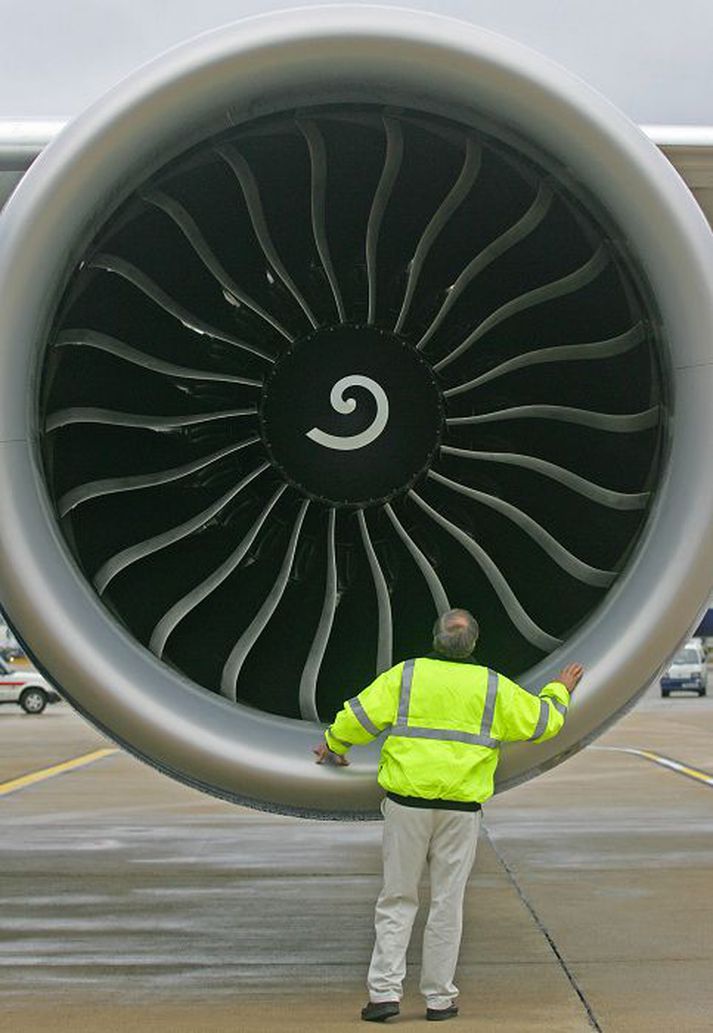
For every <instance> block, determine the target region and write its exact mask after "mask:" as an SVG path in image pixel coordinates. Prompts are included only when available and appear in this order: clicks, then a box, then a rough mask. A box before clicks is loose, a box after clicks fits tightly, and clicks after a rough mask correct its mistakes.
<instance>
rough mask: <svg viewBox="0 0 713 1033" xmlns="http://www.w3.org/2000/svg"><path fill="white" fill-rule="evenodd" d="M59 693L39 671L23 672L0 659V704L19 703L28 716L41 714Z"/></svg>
mask: <svg viewBox="0 0 713 1033" xmlns="http://www.w3.org/2000/svg"><path fill="white" fill-rule="evenodd" d="M60 698H61V697H60V695H59V693H57V692H55V691H54V689H53V688H52V686H51V685H50V684H49V682H47V681H46V680H45V679H44V678H43V677H42V675H41V674H38V673H37V671H22V670H19V669H17V668H13V667H11V666H10V665H9V664H8V663H7V662H6V661H5V660H3V659H2V658H0V703H19V705H20V706H21V707H22V709H23V710H24V711H25V713H26V714H41V713H42V711H43V710H44V709H45V707H46V706H47V704H48V703H59V701H60Z"/></svg>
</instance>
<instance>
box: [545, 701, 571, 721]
mask: <svg viewBox="0 0 713 1033" xmlns="http://www.w3.org/2000/svg"><path fill="white" fill-rule="evenodd" d="M547 702H548V703H551V704H552V706H553V707H554V708H555V710H559V712H560V714H561V715H562V717H566V716H567V704H566V703H560V701H559V700H558V699H552V697H551V696H548V697H547Z"/></svg>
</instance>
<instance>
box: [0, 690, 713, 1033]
mask: <svg viewBox="0 0 713 1033" xmlns="http://www.w3.org/2000/svg"><path fill="white" fill-rule="evenodd" d="M105 745H107V743H106V741H105V740H104V739H103V738H102V737H101V736H100V735H99V734H98V733H96V732H94V731H93V730H92V729H91V728H89V727H88V726H87V725H86V724H85V723H84V722H83V721H82V720H81V719H80V718H78V717H77V716H76V715H74V714H73V713H72V712H71V711H70V710H69V708H68V707H67V706H66V705H65V704H61V705H59V706H56V707H53V708H49V709H48V711H47V712H46V714H44V715H42V716H41V717H30V716H26V715H24V714H22V713H21V712H20V711H19V710H18V709H16V708H14V707H3V708H0V783H6V784H7V782H8V781H9V780H11V779H14V778H16V777H18V776H20V775H23V774H25V773H27V772H30V771H35V770H37V769H40V768H47V767H50V766H51V765H53V764H57V763H59V762H61V761H64V760H67V759H69V758H71V757H76V756H79V755H82V754H85V753H89V752H90V751H93V750H96V749H98V748H100V747H102V746H105ZM601 747H634V748H640V749H646V750H653V751H655V752H659V753H661V754H665V755H666V756H668V757H672V758H675V759H676V760H679V761H683V762H684V763H686V764H688V765H691V766H692V767H695V768H696V769H701V770H704V771H708V772H713V699H703V700H698V699H695V698H687V697H674V698H672V699H670V700H661V699H660V698H659V697H658V694H657V692H656V689H652V690H650V691H649V693H647V695H646V696H645V697H644V699H643V701H642V702H641V703H640V704H639V706H638V707H637V708H636V709H635V710H634V711H633V712H632V713H631V714H629V715H628V716H627V717H626V718H624V720H623V721H621V722H620V723H619V724H618V725H616V726H615V727H614V728H613V729H612V730H610V731H609V732H608V733H607V734H606V735H605V736H604V737H603V738H602V739H600V740H599V741H598V742H597V743H596V745H595V746H594V747H589V748H587V749H586V750H584V751H582V752H581V753H580V754H578V755H577V756H576V757H574V758H572V759H570V760H569V761H567V762H566V763H565V764H563V765H561V766H560V767H558V768H556V769H555V770H553V771H551V772H548V773H546V774H545V775H542V776H540V777H539V778H538V779H536V780H534V781H532V782H529V783H527V784H525V785H523V786H520V787H517V788H516V789H513V790H511V791H510V792H508V793H506V794H503V795H502V796H501V797H498V798H497V799H495V800H493V801H491V803H490V804H489V805H488V806H487V808H486V812H485V823H484V826H485V827H484V831H483V834H482V836H481V841H480V844H479V848H478V856H477V860H476V866H475V871H474V875H473V878H472V879H471V883H470V886H469V890H468V894H467V899H466V922H465V933H464V940H463V949H462V952H461V964H460V967H459V972H458V976H457V982H458V985H459V987H460V989H461V1001H460V1005H461V1014H460V1016H459V1017H458V1019H456V1020H454V1021H453V1022H452V1023H451V1025H450V1026H449V1029H453V1031H454V1033H456V1030H458V1029H467V1030H469V1031H471V1030H472V1031H491V1030H493V1029H494V1028H496V1027H497V1029H498V1030H502V1031H506V1033H507V1031H523V1033H524V1031H538V1033H539V1031H542V1033H544V1031H548V1033H579V1031H586V1030H591V1029H600V1030H602V1031H605V1033H638V1031H642V1033H643V1031H647V1033H659V1031H660V1033H672V1031H673V1030H676V1031H677V1033H698V1031H701V1033H703V1031H709V1030H711V1028H713V1019H711V1015H713V981H712V980H711V978H710V977H711V973H712V972H713V791H712V790H713V786H709V785H706V784H704V783H701V782H695V781H693V780H691V779H690V778H686V777H683V776H682V775H680V774H677V773H675V772H672V771H670V770H667V769H665V768H663V767H660V766H658V765H656V764H655V763H652V762H651V761H649V760H646V759H644V758H641V757H639V756H635V755H632V754H628V753H623V752H618V751H617V750H613V749H602V748H601ZM0 809H1V810H2V833H1V834H2V839H1V842H0V866H1V867H0V872H1V873H2V878H1V879H0V992H1V993H2V1008H1V1010H0V1030H2V1031H3V1033H5V1031H8V1033H10V1031H12V1033H36V1031H41V1030H45V1029H46V1030H48V1031H50V1030H51V1031H53V1033H54V1031H56V1033H69V1031H72V1033H83V1031H85V1030H86V1031H89V1030H92V1031H94V1030H97V1029H100V1030H103V1031H108V1033H113V1031H117V1033H119V1031H124V1030H130V1029H131V1030H135V1029H141V1030H142V1031H154V1030H156V1031H166V1033H167V1031H169V1030H171V1031H176V1033H202V1031H206V1033H209V1031H210V1033H223V1031H228V1030H231V1031H240V1033H242V1031H246V1033H248V1031H258V1030H260V1031H263V1030H267V1031H272V1030H285V1031H295V1033H301V1031H303V1030H304V1031H306V1030H310V1031H311V1030H316V1031H325V1033H326V1031H330V1033H332V1031H334V1033H340V1031H342V1030H347V1029H355V1028H362V1029H363V1028H365V1027H364V1026H362V1025H361V1023H360V1020H359V1008H360V1007H361V1005H362V1004H363V1003H364V1001H365V993H364V990H363V983H364V977H365V973H366V967H367V963H368V959H369V954H370V950H371V942H372V909H373V903H374V899H375V897H376V894H377V892H378V888H379V883H380V836H381V828H380V824H378V823H331V822H324V823H323V822H312V821H303V820H301V819H295V818H285V817H280V816H276V815H271V814H263V813H258V812H254V811H249V810H246V809H242V808H238V807H234V806H231V805H229V804H226V803H224V802H221V801H218V800H213V799H211V798H209V797H206V796H203V795H202V794H199V793H198V792H196V791H194V790H191V789H188V788H185V787H183V786H180V785H178V784H176V783H174V782H172V781H171V780H169V779H168V778H166V777H164V776H162V775H159V774H158V773H156V772H154V771H153V770H151V769H150V768H148V767H146V766H144V765H142V764H140V763H139V762H138V761H135V760H133V759H132V758H130V757H128V756H127V755H125V754H123V753H122V752H118V751H117V752H116V753H113V754H111V755H110V756H106V757H103V758H102V759H100V760H97V761H95V762H94V763H92V764H90V765H88V766H86V767H83V768H78V769H77V770H74V771H71V772H67V773H64V774H59V775H57V776H55V777H53V778H49V779H47V780H46V781H42V782H39V783H36V784H34V785H30V786H26V787H24V788H20V789H18V790H17V791H16V792H12V793H10V794H9V795H7V796H5V797H1V798H0ZM423 897H424V898H427V887H426V886H425V885H424V892H423ZM421 928H422V917H421V919H420V921H419V925H418V926H417V928H416V931H415V934H414V937H413V941H412V948H411V952H410V968H409V976H408V979H407V986H406V996H405V1000H404V1002H403V1005H402V1014H401V1016H400V1017H399V1018H398V1019H396V1020H392V1021H391V1022H390V1023H389V1024H388V1025H389V1026H392V1027H394V1028H398V1029H400V1030H403V1031H404V1033H406V1031H408V1030H416V1029H421V1028H423V1005H422V1002H421V1000H420V999H419V995H418V989H417V987H418V957H419V953H420V935H419V932H420V929H421Z"/></svg>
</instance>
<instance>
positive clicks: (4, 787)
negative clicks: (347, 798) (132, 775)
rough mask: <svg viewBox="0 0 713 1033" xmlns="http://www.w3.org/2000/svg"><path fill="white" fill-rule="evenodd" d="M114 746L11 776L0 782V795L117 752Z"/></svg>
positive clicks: (81, 766)
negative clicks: (18, 775)
mask: <svg viewBox="0 0 713 1033" xmlns="http://www.w3.org/2000/svg"><path fill="white" fill-rule="evenodd" d="M118 752H119V751H118V749H117V748H116V747H113V748H111V747H105V748H103V749H101V750H92V752H91V753H83V754H82V756H81V757H73V758H72V759H71V760H63V761H62V762H61V764H53V765H52V767H51V768H41V769H40V770H39V771H31V772H30V773H29V774H27V775H20V777H19V778H12V779H10V781H9V782H0V796H8V795H9V794H10V793H16V792H17V791H18V789H25V788H26V787H27V786H31V785H35V784H36V783H37V782H44V781H45V779H47V778H54V776H55V775H63V774H64V772H65V771H74V770H75V769H76V768H83V767H86V766H87V764H93V763H94V761H96V760H101V759H102V757H109V756H111V754H112V753H118Z"/></svg>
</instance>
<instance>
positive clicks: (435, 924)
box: [367, 797, 481, 1008]
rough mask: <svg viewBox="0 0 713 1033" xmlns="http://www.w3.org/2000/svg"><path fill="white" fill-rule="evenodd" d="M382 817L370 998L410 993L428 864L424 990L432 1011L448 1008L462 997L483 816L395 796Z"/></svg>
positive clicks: (384, 804)
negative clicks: (458, 976)
mask: <svg viewBox="0 0 713 1033" xmlns="http://www.w3.org/2000/svg"><path fill="white" fill-rule="evenodd" d="M381 812H382V814H383V815H384V843H383V854H384V885H383V888H382V890H381V893H380V894H379V899H378V900H377V902H376V915H375V919H374V926H375V929H376V943H375V944H374V952H373V954H372V957H371V964H370V966H369V974H368V977H367V987H368V990H369V999H370V1000H371V1001H374V1002H381V1001H395V1000H398V1001H400V1000H401V997H402V996H403V989H402V986H403V980H404V976H405V975H406V948H407V947H408V944H409V940H410V938H411V929H412V927H413V922H414V919H415V917H416V912H417V911H418V903H419V901H418V886H419V882H420V879H421V873H422V871H423V867H424V864H425V863H426V862H428V869H429V875H430V880H431V906H430V909H429V912H428V920H427V922H426V928H425V930H424V933H423V952H422V958H421V983H420V990H421V993H422V994H423V996H424V997H425V998H426V1004H427V1006H428V1007H429V1008H448V1007H449V1006H450V1005H451V1004H452V1003H453V1001H454V1000H455V998H456V997H457V996H458V988H457V987H456V985H455V983H454V982H453V976H454V975H455V970H456V964H457V961H458V951H459V948H460V940H461V930H462V928H463V897H464V895H465V887H466V883H467V881H468V876H469V875H470V871H471V868H472V867H473V861H474V860H475V848H476V844H477V840H478V830H479V828H480V818H481V812H480V811H448V810H437V809H435V808H433V809H431V808H422V807H405V806H403V805H402V804H398V803H396V802H395V801H394V800H390V799H388V797H387V798H385V799H384V800H383V801H382V804H381Z"/></svg>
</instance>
